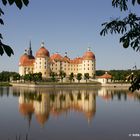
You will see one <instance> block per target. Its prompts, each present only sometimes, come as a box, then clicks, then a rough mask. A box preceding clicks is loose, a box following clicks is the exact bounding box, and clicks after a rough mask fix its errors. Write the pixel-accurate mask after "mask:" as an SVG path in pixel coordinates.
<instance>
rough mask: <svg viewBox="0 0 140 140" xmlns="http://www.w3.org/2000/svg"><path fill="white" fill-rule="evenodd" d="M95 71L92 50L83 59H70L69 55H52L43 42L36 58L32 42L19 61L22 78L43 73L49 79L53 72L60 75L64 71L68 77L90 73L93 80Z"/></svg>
mask: <svg viewBox="0 0 140 140" xmlns="http://www.w3.org/2000/svg"><path fill="white" fill-rule="evenodd" d="M95 70H96V59H95V54H94V53H93V52H92V51H91V50H90V49H88V50H87V51H86V52H85V53H84V54H83V56H82V57H76V58H74V59H70V58H69V57H68V56H67V53H65V56H61V55H60V54H59V53H55V54H52V55H50V53H49V51H48V50H47V49H46V48H45V46H44V43H43V42H42V43H41V47H40V48H39V50H38V51H37V52H36V55H35V56H33V53H32V49H31V42H30V45H29V49H27V50H25V53H24V54H23V55H22V56H21V57H20V60H19V74H20V75H21V76H22V75H23V76H24V75H25V74H29V73H38V72H41V73H42V77H43V78H49V77H50V73H51V72H55V73H57V74H59V72H60V71H64V72H65V73H66V76H69V75H70V74H71V73H74V75H76V74H77V73H81V74H82V75H83V76H84V74H85V73H89V76H90V77H91V78H92V77H94V76H95Z"/></svg>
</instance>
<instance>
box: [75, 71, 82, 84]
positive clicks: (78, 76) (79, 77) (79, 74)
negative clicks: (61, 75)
mask: <svg viewBox="0 0 140 140" xmlns="http://www.w3.org/2000/svg"><path fill="white" fill-rule="evenodd" d="M76 79H77V80H78V82H79V83H80V80H81V79H82V74H81V73H78V74H77V76H76Z"/></svg>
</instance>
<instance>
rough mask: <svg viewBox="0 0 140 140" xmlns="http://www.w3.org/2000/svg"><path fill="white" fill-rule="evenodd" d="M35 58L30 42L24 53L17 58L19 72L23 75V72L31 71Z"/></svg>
mask: <svg viewBox="0 0 140 140" xmlns="http://www.w3.org/2000/svg"><path fill="white" fill-rule="evenodd" d="M34 61H35V58H34V56H33V55H32V49H31V42H30V46H29V50H28V51H27V50H25V52H24V54H23V55H22V56H21V57H20V60H19V74H20V75H21V76H22V75H23V76H24V75H25V74H29V73H33V69H34Z"/></svg>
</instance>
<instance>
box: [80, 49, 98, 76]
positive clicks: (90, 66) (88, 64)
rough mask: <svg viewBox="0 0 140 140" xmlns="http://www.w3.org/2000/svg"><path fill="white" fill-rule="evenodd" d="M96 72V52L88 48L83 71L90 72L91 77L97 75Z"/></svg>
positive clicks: (84, 57)
mask: <svg viewBox="0 0 140 140" xmlns="http://www.w3.org/2000/svg"><path fill="white" fill-rule="evenodd" d="M95 72H96V59H95V54H94V53H93V52H92V51H91V50H90V48H88V50H87V51H86V52H85V53H84V55H83V61H82V73H83V74H84V73H89V76H90V77H91V78H94V77H95Z"/></svg>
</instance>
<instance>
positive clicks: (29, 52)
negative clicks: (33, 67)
mask: <svg viewBox="0 0 140 140" xmlns="http://www.w3.org/2000/svg"><path fill="white" fill-rule="evenodd" d="M31 46H32V45H31V40H30V42H29V50H28V55H29V56H33V54H32V47H31Z"/></svg>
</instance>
